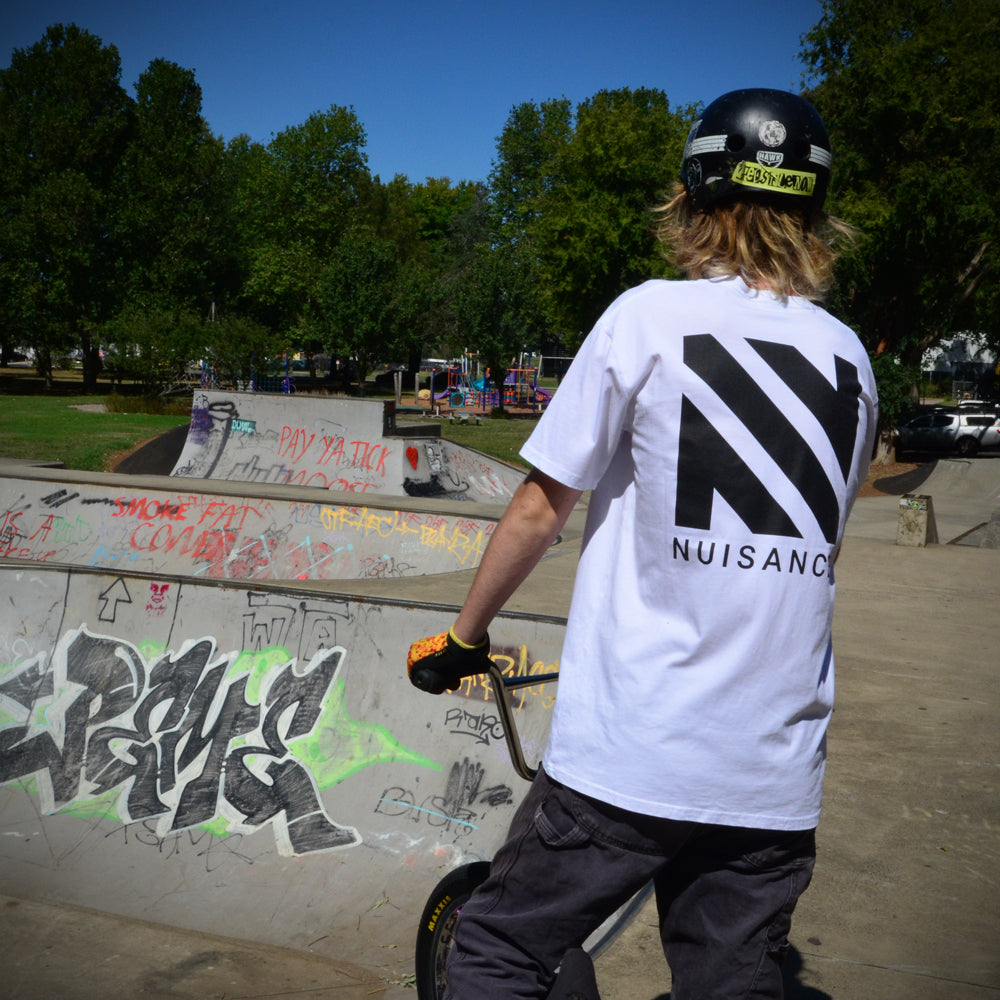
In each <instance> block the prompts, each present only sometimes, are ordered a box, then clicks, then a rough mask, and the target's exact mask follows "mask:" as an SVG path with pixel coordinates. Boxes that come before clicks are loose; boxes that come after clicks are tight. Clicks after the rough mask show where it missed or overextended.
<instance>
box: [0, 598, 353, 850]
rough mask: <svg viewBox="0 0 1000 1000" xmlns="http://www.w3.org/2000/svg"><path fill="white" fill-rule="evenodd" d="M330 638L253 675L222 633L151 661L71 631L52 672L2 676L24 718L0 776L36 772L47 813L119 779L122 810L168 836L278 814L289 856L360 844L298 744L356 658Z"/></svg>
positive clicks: (40, 667) (238, 827)
mask: <svg viewBox="0 0 1000 1000" xmlns="http://www.w3.org/2000/svg"><path fill="white" fill-rule="evenodd" d="M107 599H108V600H112V599H114V600H122V599H123V598H122V597H121V595H119V594H114V595H111V594H109V595H107ZM269 610H270V611H271V612H279V609H276V608H271V609H269ZM289 610H292V609H289ZM295 610H299V611H301V610H302V609H295ZM277 617H278V619H281V618H282V617H283V616H282V615H281V614H280V613H278V614H277ZM271 625H272V627H273V628H274V629H276V630H277V631H282V629H281V623H280V622H278V623H276V622H275V621H274V619H271ZM324 638H326V637H325V636H317V635H311V636H310V639H309V641H308V644H309V645H312V646H313V648H314V650H315V652H314V653H313V655H312V656H311V658H310V659H309V660H308V663H307V665H306V666H305V668H303V669H297V666H296V664H297V662H301V661H297V660H296V659H286V660H285V661H284V662H278V663H276V664H273V665H271V666H269V667H268V668H267V669H266V671H264V672H263V674H260V673H259V672H258V673H256V674H255V673H254V672H253V671H252V670H251V669H250V668H249V667H246V666H244V665H243V663H245V662H246V661H245V660H243V661H241V657H245V656H246V655H247V654H239V655H237V654H223V655H220V654H219V653H218V651H217V649H216V646H215V642H214V640H212V639H207V638H206V639H201V640H199V641H196V642H191V643H187V644H185V646H184V647H183V648H182V649H181V650H180V651H179V652H177V653H176V654H175V653H169V652H168V653H166V654H164V655H162V656H160V657H159V658H158V659H156V660H155V661H153V662H151V663H147V662H146V660H145V658H144V657H143V655H142V654H141V653H140V652H139V650H137V649H136V648H134V647H133V646H132V645H130V644H129V643H128V642H125V641H123V640H122V639H118V638H114V637H111V636H103V635H95V634H92V633H91V632H89V631H88V630H87V629H86V628H79V629H74V630H72V631H70V632H67V633H66V634H65V635H64V637H63V639H62V641H61V642H60V643H59V646H58V647H57V648H56V651H55V653H54V655H53V657H52V659H51V663H50V664H49V666H48V667H46V666H45V665H44V660H43V658H42V657H37V658H35V659H33V660H32V661H30V662H28V663H26V664H25V665H24V666H23V667H21V669H19V670H18V671H17V672H16V673H14V674H11V675H8V676H7V677H5V678H4V680H3V683H2V684H0V699H2V701H3V705H4V708H5V709H6V710H7V711H8V713H10V714H11V715H13V717H14V718H15V719H16V720H17V721H16V722H15V724H14V725H10V726H7V727H6V728H4V729H0V783H3V782H8V781H13V780H16V779H21V778H26V777H29V776H34V777H35V779H36V781H37V785H38V789H39V795H40V798H41V805H42V809H43V811H45V812H53V811H55V810H57V809H61V808H63V807H65V806H66V805H67V804H69V803H72V802H74V801H76V800H77V799H82V798H86V797H90V796H95V795H101V794H104V793H107V792H109V791H111V790H113V789H116V788H120V789H122V798H121V801H120V804H119V809H120V811H121V815H122V818H123V819H125V820H126V822H132V821H137V820H148V821H151V822H152V821H154V820H155V829H156V831H157V835H158V836H160V837H165V836H167V835H168V834H171V833H176V832H177V831H181V830H187V829H191V828H194V827H198V826H202V825H204V824H207V823H210V822H213V821H215V820H216V819H218V818H220V817H222V818H224V819H225V820H226V821H227V822H228V825H229V830H230V831H232V832H241V833H249V832H253V831H254V830H255V829H257V828H259V827H261V826H263V825H264V824H267V823H270V824H271V826H272V829H273V831H274V834H275V839H276V841H277V843H278V848H279V851H280V852H281V853H283V854H307V853H312V852H316V851H327V850H333V849H338V848H345V847H352V846H354V845H356V844H358V843H360V837H359V835H358V833H357V831H356V830H355V829H353V828H351V827H344V826H340V825H339V824H337V823H336V822H334V821H333V820H332V819H331V818H330V817H329V816H327V815H326V812H325V810H324V808H323V804H322V802H321V800H320V797H319V792H318V789H317V787H316V783H315V780H314V778H313V775H312V774H311V772H310V771H309V770H307V769H306V768H305V767H304V766H303V764H302V763H301V762H300V761H299V760H298V759H297V758H296V757H295V755H294V754H293V753H292V752H291V750H290V744H292V743H294V742H295V741H296V740H299V739H301V738H303V737H305V736H308V735H309V734H310V733H311V732H312V730H313V728H314V726H315V725H316V723H317V720H318V719H319V716H320V713H321V711H322V706H323V701H324V699H325V698H326V697H327V695H328V693H329V692H330V689H331V686H332V685H333V683H334V680H335V679H336V677H337V673H338V671H339V669H340V666H341V664H342V662H343V660H344V657H345V655H346V654H345V651H344V649H343V648H342V647H339V646H334V645H332V644H328V643H325V642H324V641H323V639H324ZM250 658H251V659H252V654H251V657H250ZM238 661H241V662H238ZM251 689H252V691H251Z"/></svg>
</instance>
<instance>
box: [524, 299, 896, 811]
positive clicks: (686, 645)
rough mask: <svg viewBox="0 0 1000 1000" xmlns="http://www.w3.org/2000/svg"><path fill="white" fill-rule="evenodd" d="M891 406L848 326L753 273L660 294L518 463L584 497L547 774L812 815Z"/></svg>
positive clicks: (581, 360) (628, 302)
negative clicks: (853, 514) (850, 541)
mask: <svg viewBox="0 0 1000 1000" xmlns="http://www.w3.org/2000/svg"><path fill="white" fill-rule="evenodd" d="M876 415H877V396H876V390H875V383H874V378H873V376H872V372H871V367H870V365H869V362H868V357H867V355H866V353H865V350H864V348H863V347H862V345H861V344H860V342H859V341H858V339H857V337H856V336H855V335H854V333H853V332H852V331H851V330H850V329H848V328H847V327H846V326H844V325H843V324H842V323H840V322H839V321H837V320H835V319H834V318H833V317H832V316H830V315H829V314H828V313H826V312H825V311H824V310H823V309H821V308H820V307H818V306H816V305H814V304H812V303H810V302H808V301H807V300H805V299H801V298H792V299H790V300H789V301H788V302H787V303H785V304H783V303H781V302H780V301H779V300H778V299H776V298H775V297H774V296H772V295H771V294H769V293H763V292H755V291H753V290H751V289H749V288H748V287H747V286H746V285H745V284H744V283H743V282H742V281H741V280H738V279H736V280H701V281H682V282H669V281H649V282H646V283H645V284H643V285H641V286H640V287H638V288H635V289H633V290H632V291H629V292H627V293H625V294H624V295H622V296H621V297H620V298H619V299H618V300H617V301H616V302H615V303H614V304H613V305H612V306H611V307H610V308H609V309H608V311H607V312H606V313H605V314H604V316H602V318H601V319H600V321H599V322H598V324H597V326H596V327H595V328H594V330H593V332H592V333H591V334H590V336H589V337H588V338H587V339H586V341H585V342H584V344H583V345H582V347H581V349H580V351H579V353H578V355H577V357H576V359H575V360H574V362H573V364H572V366H571V367H570V369H569V371H568V373H567V374H566V377H565V378H564V380H563V382H562V384H561V385H560V387H559V389H558V391H557V392H556V393H555V395H554V397H553V399H552V402H551V403H550V404H549V407H548V409H547V410H546V412H545V414H544V416H543V417H542V419H541V420H540V422H539V424H538V427H537V428H536V429H535V431H534V433H533V434H532V435H531V437H530V438H529V440H528V441H527V442H526V443H525V445H524V447H523V449H522V451H521V454H522V455H523V456H524V458H525V459H526V460H527V461H529V462H530V463H531V464H532V465H534V466H536V467H537V468H538V469H540V470H541V471H542V472H544V473H546V474H547V475H549V476H551V477H552V478H554V479H556V480H558V481H559V482H561V483H563V484H565V485H567V486H571V487H573V488H576V489H581V490H588V489H589V490H592V491H593V493H592V495H591V498H590V504H589V511H588V516H587V527H586V533H585V538H584V545H583V551H582V554H581V558H580V565H579V570H578V573H577V577H576V582H575V585H574V590H573V600H572V605H571V610H570V616H569V625H568V628H567V632H566V640H565V645H564V647H563V653H562V658H561V661H560V679H559V693H558V697H557V699H556V708H555V714H554V717H553V722H552V730H551V735H550V738H549V744H548V747H547V749H546V752H545V768H546V770H547V771H548V772H549V774H551V775H552V776H553V777H554V778H556V779H557V780H559V781H561V782H563V783H564V784H566V785H569V786H570V787H572V788H575V789H577V790H578V791H580V792H582V793H584V794H586V795H590V796H593V797H595V798H598V799H600V800H602V801H605V802H609V803H611V804H613V805H617V806H620V807H622V808H625V809H630V810H633V811H635V812H641V813H645V814H649V815H655V816H665V817H670V818H674V819H681V820H693V821H698V822H706V823H721V824H726V825H733V826H750V827H763V828H769V829H780V830H798V829H807V828H810V827H813V826H815V825H816V823H817V821H818V819H819V811H820V798H821V791H822V779H823V767H824V762H825V756H826V755H825V733H826V726H827V721H828V719H829V715H830V712H831V709H832V703H833V659H832V653H831V645H830V627H831V620H832V616H833V598H834V582H833V572H832V567H833V561H834V558H835V555H836V551H837V548H838V546H839V543H840V539H841V535H842V533H843V529H844V523H845V521H846V519H847V515H848V512H849V510H850V507H851V505H852V503H853V502H854V498H855V497H856V495H857V492H858V489H859V488H860V484H861V483H862V482H863V480H864V476H865V473H866V470H867V468H868V460H869V457H870V455H871V450H872V444H873V441H874V434H875V425H876Z"/></svg>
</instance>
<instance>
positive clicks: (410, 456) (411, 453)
mask: <svg viewBox="0 0 1000 1000" xmlns="http://www.w3.org/2000/svg"><path fill="white" fill-rule="evenodd" d="M419 457H420V454H419V452H418V451H417V449H416V448H414V447H413V445H410V447H409V448H407V449H406V458H407V461H409V463H410V465H412V466H413V468H414V469H415V468H416V467H417V459H418V458H419Z"/></svg>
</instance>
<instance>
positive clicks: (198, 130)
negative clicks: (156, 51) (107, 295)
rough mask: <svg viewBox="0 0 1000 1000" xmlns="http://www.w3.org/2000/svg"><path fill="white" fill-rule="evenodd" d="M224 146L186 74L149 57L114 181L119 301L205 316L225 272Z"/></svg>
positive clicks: (198, 90)
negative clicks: (208, 124)
mask: <svg viewBox="0 0 1000 1000" xmlns="http://www.w3.org/2000/svg"><path fill="white" fill-rule="evenodd" d="M222 154H223V147H222V143H221V141H220V140H219V139H217V138H215V137H214V136H213V135H212V134H211V132H210V131H209V128H208V126H207V124H206V122H205V120H204V118H203V117H202V114H201V88H200V87H199V86H198V84H197V83H196V81H195V76H194V73H193V72H192V71H191V70H187V69H183V68H181V67H180V66H177V65H176V64H174V63H170V62H167V61H166V60H163V59H154V60H153V62H151V63H150V65H149V67H148V69H147V70H146V71H145V72H144V73H143V74H142V75H141V76H140V77H139V81H138V83H137V84H136V111H135V126H134V130H133V134H132V138H131V141H130V142H129V144H128V147H127V149H126V150H125V153H124V155H123V157H122V161H121V163H120V165H119V169H118V171H117V173H116V177H115V186H114V199H115V218H114V223H115V236H116V243H117V247H116V249H117V252H118V253H117V256H118V267H119V272H120V277H119V281H120V285H121V288H122V297H123V299H124V300H125V301H126V302H127V303H128V305H129V307H131V308H135V309H139V310H162V309H174V308H187V309H192V310H194V311H195V312H196V313H198V314H201V315H205V314H207V312H208V310H209V307H210V305H211V303H212V301H213V300H215V299H216V298H217V291H218V290H219V286H220V283H221V282H220V277H219V272H220V270H221V269H222V268H223V267H224V263H225V260H226V249H225V244H224V240H225V237H226V235H227V234H226V231H225V227H224V212H223V194H222V191H221V190H220V186H221V184H222Z"/></svg>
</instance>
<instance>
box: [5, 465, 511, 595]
mask: <svg viewBox="0 0 1000 1000" xmlns="http://www.w3.org/2000/svg"><path fill="white" fill-rule="evenodd" d="M493 527H494V522H493V521H491V520H488V519H477V518H465V517H462V518H460V517H456V516H454V515H441V514H435V513H429V512H415V511H404V510H398V509H391V508H375V507H368V506H363V507H356V506H347V505H333V504H322V503H303V502H293V501H279V500H276V499H271V500H268V499H263V498H258V499H254V500H246V499H237V498H234V497H224V496H219V495H215V494H189V493H187V494H186V493H183V492H169V491H157V490H147V491H130V492H128V493H125V494H122V493H117V492H110V491H109V490H108V488H107V487H101V486H97V485H91V484H81V485H80V486H79V487H78V488H77V489H75V490H73V491H72V492H70V491H67V490H65V489H56V488H54V487H53V486H52V484H51V483H46V482H37V481H34V480H21V481H17V480H0V557H6V558H13V559H21V560H28V561H32V562H39V563H49V562H66V563H72V564H77V565H89V566H109V565H110V566H119V567H126V566H127V567H129V568H131V569H138V570H142V571H146V572H172V573H177V574H182V573H183V574H191V575H193V576H206V577H208V578H210V579H228V580H265V579H266V580H274V579H277V580H286V579H293V580H324V579H352V578H353V579H365V578H371V577H388V576H415V575H419V574H422V573H428V572H442V571H445V570H454V569H462V568H469V567H474V566H476V565H478V563H479V561H480V559H481V557H482V554H483V551H484V549H485V547H486V543H487V542H488V540H489V536H490V535H491V533H492V531H493Z"/></svg>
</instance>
